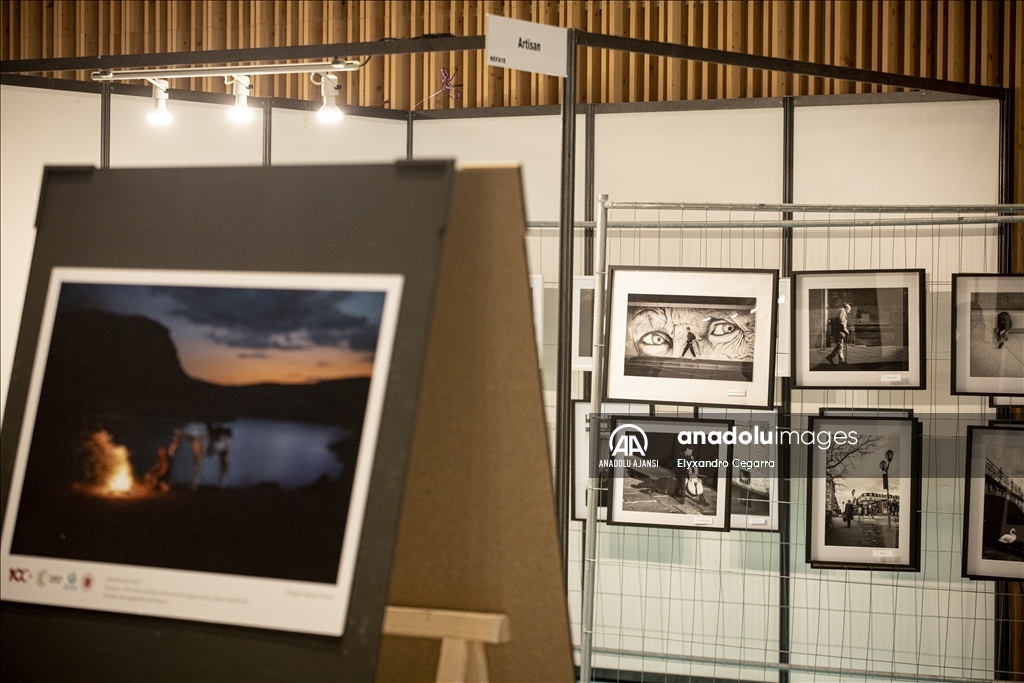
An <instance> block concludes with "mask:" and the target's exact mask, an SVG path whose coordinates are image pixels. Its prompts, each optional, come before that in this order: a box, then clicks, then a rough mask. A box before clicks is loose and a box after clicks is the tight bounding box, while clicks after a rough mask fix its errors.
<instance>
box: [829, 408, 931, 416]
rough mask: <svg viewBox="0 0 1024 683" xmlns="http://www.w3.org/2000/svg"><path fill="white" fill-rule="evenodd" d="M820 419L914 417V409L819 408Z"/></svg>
mask: <svg viewBox="0 0 1024 683" xmlns="http://www.w3.org/2000/svg"><path fill="white" fill-rule="evenodd" d="M818 416H819V417H914V409H913V408H840V407H824V406H823V407H821V408H818Z"/></svg>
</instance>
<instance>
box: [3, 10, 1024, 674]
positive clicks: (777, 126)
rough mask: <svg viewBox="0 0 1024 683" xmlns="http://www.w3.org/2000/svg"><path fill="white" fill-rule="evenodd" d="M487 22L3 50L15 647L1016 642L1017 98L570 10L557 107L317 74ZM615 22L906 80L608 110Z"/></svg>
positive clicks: (685, 51) (186, 662) (95, 652)
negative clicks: (589, 19) (872, 90)
mask: <svg viewBox="0 0 1024 683" xmlns="http://www.w3.org/2000/svg"><path fill="white" fill-rule="evenodd" d="M483 48H484V42H483V38H482V37H473V38H427V39H422V40H399V41H386V42H382V43H372V44H370V43H367V44H358V45H333V46H332V45H326V46H307V47H301V48H272V49H266V50H243V51H219V52H203V53H179V54H175V55H173V56H172V55H134V56H122V57H101V58H74V59H61V60H39V61H36V62H27V61H26V62H5V63H4V64H3V72H4V73H3V77H2V80H0V88H2V90H3V97H2V98H0V106H2V114H3V126H2V129H0V132H2V145H0V146H2V148H3V150H4V153H3V155H2V172H3V191H4V197H5V199H4V202H3V207H2V212H3V214H2V219H3V226H4V229H3V240H4V244H3V249H2V251H3V254H4V256H3V258H4V268H3V272H4V287H3V290H4V291H3V310H4V316H3V318H4V320H3V325H4V327H3V375H4V382H5V384H4V387H3V388H4V406H5V408H4V428H3V456H2V457H3V460H2V463H3V477H4V481H3V501H2V503H3V507H4V510H5V512H4V527H3V541H2V547H0V554H2V561H3V566H4V573H5V575H7V574H8V572H10V573H11V576H14V575H15V574H17V575H18V576H19V579H18V580H17V581H7V582H6V583H4V584H3V600H4V606H3V617H2V618H3V624H4V638H3V642H2V645H0V647H2V650H3V652H4V653H5V654H4V657H3V660H4V662H5V663H4V665H3V666H4V667H5V669H6V670H7V671H8V672H11V673H12V674H14V675H21V674H26V672H27V673H32V674H33V675H35V676H37V677H46V676H47V675H54V676H57V675H59V676H61V677H65V678H66V677H69V676H70V677H74V676H76V675H77V676H80V677H81V678H83V679H85V678H95V677H103V678H110V679H124V680H128V679H138V678H140V677H141V678H180V677H182V676H198V677H201V678H211V677H225V676H226V677H231V676H239V675H242V676H244V677H246V678H253V679H260V680H263V679H267V680H270V679H303V680H305V679H311V680H312V679H316V680H320V679H324V680H368V679H370V678H373V677H374V675H376V676H377V677H378V680H392V679H394V680H400V679H403V678H407V677H408V672H410V671H416V672H420V673H421V674H424V672H426V673H425V674H424V675H423V676H420V677H424V676H425V677H427V678H431V677H432V676H433V671H434V668H436V667H437V657H438V644H437V643H436V642H435V643H433V644H429V643H427V644H424V643H426V642H427V641H422V642H420V641H413V640H409V639H401V638H393V637H385V638H383V639H382V638H381V636H380V633H381V626H382V623H383V621H384V610H385V606H386V605H392V606H402V607H416V608H435V609H445V610H465V611H472V612H481V613H488V614H504V615H507V617H508V622H509V623H510V631H509V633H510V636H509V634H505V635H503V636H502V638H501V639H496V640H493V641H490V642H494V643H499V642H500V643H502V644H495V645H489V646H488V647H487V661H488V667H489V670H490V676H491V678H492V679H493V680H570V679H572V678H573V670H572V665H573V663H574V662H573V659H571V658H570V657H575V665H576V666H577V667H578V669H577V672H576V675H578V676H579V677H580V679H581V680H584V681H589V680H604V679H609V678H610V679H612V680H633V679H634V678H635V679H636V680H640V677H641V676H642V677H643V680H647V679H648V678H651V679H656V680H665V681H674V680H687V677H701V678H713V679H716V680H769V681H775V680H778V681H791V680H792V681H797V680H830V679H832V678H835V679H836V680H839V679H840V678H841V679H842V680H944V679H957V680H963V679H967V680H972V679H973V680H990V679H992V678H993V677H996V678H1001V677H1004V676H1006V675H1007V674H1008V672H1010V671H1011V670H1012V669H1011V667H1012V666H1013V665H1012V664H1011V659H1010V658H1011V656H1012V650H1013V648H1014V647H1017V648H1018V649H1019V644H1017V645H1016V646H1015V645H1014V642H1015V639H1017V638H1019V637H1020V636H1019V634H1020V633H1021V628H1022V626H1024V624H1021V622H1020V617H1019V615H1018V616H1014V614H1013V613H1012V612H1011V601H1012V600H1014V599H1016V600H1019V599H1020V598H1019V597H1016V598H1015V597H1014V595H1015V594H1014V593H1013V590H1014V586H1015V585H1019V582H1021V581H1024V546H1022V542H1024V519H1022V518H1021V517H1022V516H1024V500H1022V494H1021V487H1022V486H1024V471H1021V468H1022V467H1024V464H1022V462H1021V460H1022V459H1021V458H1020V453H1021V452H1022V447H1024V446H1022V437H1024V431H1020V425H1019V423H1014V422H1013V421H1012V420H1010V413H1009V407H1010V406H1011V405H1016V404H1018V403H1019V402H1020V401H1021V400H1022V397H1024V364H1022V353H1021V352H1022V346H1021V344H1022V339H1024V336H1022V335H1021V331H1022V330H1024V317H1022V316H1024V283H1022V279H1024V276H1022V275H1019V274H1018V275H1012V274H1011V273H1010V271H1011V263H1010V251H1011V245H1010V234H1011V233H1010V231H1011V229H1013V226H1014V225H1015V224H1019V223H1021V222H1024V205H1019V204H1018V205H1015V204H1012V203H1011V193H1012V139H1013V130H1012V120H1013V112H1012V107H1013V101H1012V99H1011V97H1010V95H1009V92H1008V91H1006V90H1003V89H1000V88H991V87H983V86H974V85H967V84H961V83H950V82H944V81H936V80H932V79H921V78H910V77H902V76H897V75H894V74H885V73H879V72H870V71H864V70H858V69H846V68H839V67H829V66H825V65H817V64H804V63H800V62H794V61H792V60H783V59H775V58H763V57H754V56H749V55H739V54H735V53H728V52H723V51H716V50H704V49H698V48H691V47H686V46H678V45H668V44H661V43H653V42H650V41H639V40H633V39H625V38H616V37H612V36H602V35H597V34H590V33H586V32H581V31H576V30H573V29H568V30H567V31H566V59H565V73H567V74H569V76H568V77H565V78H563V101H564V103H565V104H563V106H561V107H523V108H514V109H481V110H471V109H461V110H435V111H413V112H404V111H394V110H388V109H382V108H359V107H347V108H342V109H337V107H336V105H335V106H334V107H333V108H332V105H334V102H333V100H331V92H330V87H331V83H332V82H331V73H332V72H333V71H337V70H344V69H348V68H358V64H359V61H358V60H349V59H347V58H348V57H351V56H354V55H359V56H361V57H366V56H373V55H380V54H402V53H409V52H419V51H447V50H455V49H458V50H478V49H483ZM586 48H594V49H606V50H627V51H631V52H633V53H637V54H647V55H654V56H660V57H669V58H679V59H692V60H700V61H708V62H714V63H719V64H727V65H735V66H744V67H750V68H762V69H767V70H776V71H783V72H787V73H798V74H804V75H807V76H811V77H823V78H839V79H846V80H855V81H860V82H870V83H881V84H883V85H886V86H891V87H892V88H893V89H895V88H903V89H907V90H908V91H907V92H889V93H880V94H873V95H836V96H810V97H796V98H793V97H785V98H762V99H756V100H726V101H704V102H678V103H650V104H616V105H610V104H609V105H578V104H576V103H575V100H576V97H575V80H576V72H577V69H576V68H575V55H576V54H577V52H578V50H580V49H586ZM170 59H173V60H174V61H173V62H169V61H168V60H170ZM286 59H291V60H297V59H318V60H327V61H326V62H324V63H323V64H322V65H321V66H320V67H319V68H320V69H321V71H319V72H318V73H320V78H321V80H320V83H321V85H322V86H323V88H324V89H323V101H322V102H317V103H309V102H297V101H290V100H278V99H272V98H262V99H261V98H246V97H245V92H244V83H245V81H244V77H245V76H246V75H247V74H249V73H250V72H251V73H253V74H255V73H257V71H254V70H252V68H249V67H230V69H232V70H235V71H237V74H235V73H232V74H228V75H229V76H230V77H232V78H234V82H235V83H236V84H241V85H239V88H238V93H236V94H233V95H213V94H203V93H193V92H186V91H177V90H174V89H173V78H175V77H177V76H176V75H175V74H174V73H173V72H171V69H172V68H173V69H178V70H182V69H187V68H189V67H190V66H191V65H200V64H210V63H229V62H230V63H236V62H268V61H270V60H286ZM286 66H287V65H286ZM306 66H309V65H306ZM140 68H154V69H155V68H164V69H166V72H165V73H163V75H162V76H160V75H154V76H152V81H151V82H150V83H149V84H148V85H133V84H125V83H119V82H114V80H113V79H116V78H117V70H118V69H140ZM224 68H228V67H224ZM253 68H256V67H253ZM75 69H87V70H90V71H92V70H95V71H96V73H97V74H99V76H98V77H99V78H100V80H99V81H97V82H94V83H88V82H77V81H60V80H54V79H41V78H37V77H34V76H31V75H23V74H31V73H39V72H55V71H69V70H75ZM247 69H248V70H247ZM108 72H109V73H108ZM147 78H149V77H148V76H147ZM168 82H170V85H168ZM247 100H248V101H247ZM239 102H241V106H242V107H245V109H244V110H241V114H244V115H245V116H241V115H239V112H240V110H239V109H234V108H233V107H232V106H231V105H234V107H238V106H239ZM324 110H326V114H324ZM335 110H337V114H338V115H340V114H341V113H342V110H343V111H344V119H343V120H341V121H340V122H339V121H334V122H333V125H332V121H330V120H329V119H332V118H334V119H337V118H338V116H337V115H335ZM229 111H233V112H234V115H235V116H234V118H235V119H243V120H242V121H240V122H239V121H235V120H232V119H230V118H229V117H228V114H229ZM318 112H319V114H320V115H318ZM147 116H148V118H149V119H151V120H152V119H156V121H155V123H156V124H160V123H161V119H162V120H163V123H164V124H165V125H162V126H161V125H152V124H153V122H152V121H147ZM167 117H172V119H173V121H172V122H170V125H166V124H167V123H168V122H167V120H166V119H167ZM324 119H328V120H326V121H325V120H324ZM578 131H580V132H581V133H582V134H579V135H578V134H577V132H578ZM436 158H449V159H451V158H454V159H455V160H456V161H457V162H458V163H460V164H461V165H462V166H463V167H462V168H461V169H460V170H456V168H455V167H454V166H453V165H452V164H451V163H450V162H438V161H430V159H436ZM396 159H402V160H403V161H400V162H398V163H392V162H395V160H396ZM479 162H503V165H502V164H499V165H497V166H495V165H493V164H492V166H491V167H490V168H476V167H475V166H474V165H473V164H476V163H479ZM507 162H513V163H515V164H518V168H513V167H511V166H509V165H508V163H507ZM337 164H348V165H345V166H338V165H337ZM44 166H45V167H48V168H47V169H46V170H45V171H44V170H43V168H44ZM85 167H87V168H85ZM97 167H98V169H99V170H96V169H97ZM182 167H185V168H182ZM251 167H261V168H251ZM40 187H42V188H43V190H42V192H40V190H39V188H40ZM598 193H601V194H598ZM605 193H606V194H605ZM33 226H35V228H36V229H35V230H33V229H32V228H33ZM1018 229H1019V228H1018ZM524 246H525V248H524ZM30 264H31V268H30ZM595 273H596V276H595ZM22 301H24V305H22ZM325 311H326V312H328V313H325ZM17 320H20V321H21V322H20V329H19V327H18V323H17V322H15V321H17ZM15 340H17V350H15ZM538 367H539V371H538ZM44 370H45V372H44ZM8 377H9V378H10V379H9V384H7V382H8ZM545 433H546V439H545ZM266 444H276V446H275V448H277V449H280V450H279V451H274V450H267V446H266ZM284 452H287V453H288V458H285V459H282V457H281V456H280V455H278V453H284ZM548 455H550V460H549V459H547V456H548ZM285 460H287V462H285ZM549 476H550V478H549ZM552 482H553V484H554V505H552V496H551V488H550V487H551V485H552ZM325 520H332V521H329V522H326V521H325ZM392 558H393V559H392ZM72 577H74V578H72ZM1015 582H1016V583H1015ZM566 596H567V597H568V610H566V607H565V602H564V599H565V597H566ZM69 608H70V609H69ZM43 641H45V642H48V643H53V642H58V643H60V645H59V646H58V647H59V649H60V651H61V655H62V659H58V658H50V659H47V658H45V657H43V658H40V656H39V651H38V648H37V647H36V646H35V645H33V643H37V642H43ZM506 641H507V642H506ZM573 648H575V650H573ZM442 651H443V650H442ZM126 652H131V653H132V654H131V656H124V655H123V653H126ZM172 652H173V653H177V654H174V655H172V654H171V653H172ZM182 652H188V653H190V654H189V655H188V656H187V657H182V656H181V655H180V653H182ZM119 655H121V656H119ZM69 661H72V662H74V663H75V666H76V667H77V670H78V671H79V672H80V673H78V674H74V673H72V674H70V675H69V674H68V670H67V669H66V668H65V667H66V666H67V664H66V662H69ZM140 667H141V668H140Z"/></svg>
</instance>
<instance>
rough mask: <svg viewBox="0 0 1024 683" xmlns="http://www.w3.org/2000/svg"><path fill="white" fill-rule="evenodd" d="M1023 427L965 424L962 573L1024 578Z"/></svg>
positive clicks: (967, 575) (964, 574)
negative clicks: (965, 469)
mask: <svg viewBox="0 0 1024 683" xmlns="http://www.w3.org/2000/svg"><path fill="white" fill-rule="evenodd" d="M1021 453H1024V429H1021V428H1020V427H1019V426H1009V425H1005V426H998V427H997V426H989V427H977V426H974V425H971V426H968V427H967V482H966V486H965V488H964V534H963V537H964V546H963V554H962V555H963V570H962V575H963V576H965V577H967V578H969V579H982V580H989V581H991V580H994V579H1005V580H1007V581H1024V458H1022V457H1021Z"/></svg>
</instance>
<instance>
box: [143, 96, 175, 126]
mask: <svg viewBox="0 0 1024 683" xmlns="http://www.w3.org/2000/svg"><path fill="white" fill-rule="evenodd" d="M173 118H174V117H173V116H171V112H169V111H167V100H164V99H159V100H156V102H155V103H154V105H153V111H151V112H149V113H148V114H146V120H147V121H149V122H150V123H151V124H153V125H154V126H166V125H167V124H168V123H170V122H171V120H172V119H173Z"/></svg>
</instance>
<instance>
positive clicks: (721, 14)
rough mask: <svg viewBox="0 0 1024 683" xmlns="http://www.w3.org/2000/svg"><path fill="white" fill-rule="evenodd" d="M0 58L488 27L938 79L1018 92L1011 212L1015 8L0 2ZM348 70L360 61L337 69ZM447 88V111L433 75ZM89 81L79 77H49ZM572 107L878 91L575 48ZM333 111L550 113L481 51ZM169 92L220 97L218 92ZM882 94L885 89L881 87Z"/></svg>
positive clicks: (415, 65)
mask: <svg viewBox="0 0 1024 683" xmlns="http://www.w3.org/2000/svg"><path fill="white" fill-rule="evenodd" d="M0 14H2V29H3V30H2V45H0V56H2V57H3V58H4V59H36V58H48V57H73V56H88V55H119V54H135V53H161V52H176V51H187V50H211V49H225V48H226V49H232V48H250V47H274V46H287V45H309V44H327V43H346V42H363V41H376V40H381V39H387V38H414V37H417V36H422V35H425V34H452V35H457V36H462V35H480V34H482V33H483V32H484V18H485V16H486V15H487V14H503V15H505V16H510V17H515V18H519V19H526V20H531V21H539V22H543V23H546V24H552V25H558V26H570V27H576V28H581V29H584V30H587V31H593V32H597V33H608V34H613V35H621V36H629V37H634V38H644V39H648V40H658V41H667V42H673V43H679V44H685V45H695V46H700V47H710V48H719V49H726V50H732V51H738V52H748V53H753V54H759V55H770V56H776V57H787V58H792V59H799V60H805V61H810V62H820V63H826V64H837V65H841V66H853V67H859V68H864V69H873V70H879V71H889V72H896V73H903V74H908V75H914V76H926V77H932V78H941V79H950V80H955V81H964V82H969V83H978V84H983V85H998V86H1003V87H1013V88H1015V90H1016V93H1015V94H1016V97H1015V103H1016V107H1015V110H1016V121H1015V124H1016V125H1015V131H1016V134H1015V138H1016V154H1015V157H1016V164H1015V165H1016V173H1015V186H1016V197H1017V201H1024V168H1022V165H1021V159H1022V157H1024V99H1022V96H1021V93H1022V91H1024V89H1022V87H1021V78H1022V71H1024V66H1022V61H1024V3H1022V2H1020V1H1019V0H1002V1H997V0H988V1H984V2H966V1H963V0H931V1H920V0H906V1H904V0H820V1H815V2H794V1H791V0H788V1H784V0H776V1H774V2H764V1H761V0H736V1H725V0H718V1H707V0H705V1H695V0H691V1H686V2H684V1H682V0H678V1H675V0H643V1H641V0H632V1H630V2H627V1H624V0H602V1H596V0H594V1H589V2H588V1H585V0H567V1H565V2H556V1H554V0H505V1H502V0H395V1H388V2H385V1H383V0H348V1H345V2H321V1H308V0H307V1H303V0H273V1H271V0H267V1H251V0H153V1H149V2H143V1H141V0H74V1H70V0H69V1H56V2H53V1H50V2H37V1H11V0H4V2H3V11H2V13H0ZM339 56H344V57H358V55H339ZM442 69H445V70H446V71H447V72H448V73H450V74H452V75H453V80H452V82H454V83H455V84H458V86H459V87H457V88H453V89H452V92H455V93H457V94H458V95H459V97H458V98H452V97H451V96H450V94H449V91H446V90H444V89H443V88H442V86H443V83H442V74H441V70H442ZM54 75H56V76H58V77H63V78H88V74H86V73H83V72H78V73H74V72H71V73H62V74H54ZM579 76H580V80H579V98H580V101H581V102H649V101H659V100H698V99H719V98H739V97H763V96H781V95H809V94H832V93H849V92H880V91H884V90H886V88H885V87H883V86H873V85H865V84H855V83H850V82H843V81H832V80H825V79H820V78H810V77H807V76H793V75H788V74H779V73H771V72H764V71H758V70H752V69H746V68H739V67H728V66H719V65H714V64H703V63H696V62H683V61H679V60H674V59H667V58H663V57H647V56H643V55H633V54H624V53H621V52H609V51H606V50H598V49H593V48H588V49H586V50H584V53H583V54H581V57H580V60H579ZM342 86H343V94H342V98H341V99H342V101H343V102H346V103H348V104H361V105H364V106H384V107H391V108H395V109H445V108H463V107H501V106H519V105H540V104H557V103H558V101H559V96H560V89H559V87H558V81H557V79H555V78H552V77H549V76H541V75H535V74H529V73H523V72H519V71H508V72H507V73H506V72H505V71H504V70H502V69H495V68H491V67H486V66H485V65H484V64H483V53H482V52H480V51H466V52H451V53H431V54H418V55H401V56H385V57H374V58H372V59H371V60H370V62H369V63H368V64H367V65H366V67H365V68H363V69H362V70H361V71H359V72H356V73H350V74H346V75H343V76H342ZM172 87H177V88H193V89H202V90H206V91H211V92H225V87H224V82H223V79H222V78H196V79H191V82H188V81H184V80H178V81H176V82H175V83H174V84H173V85H172ZM890 89H891V88H890ZM253 94H254V95H256V96H265V95H274V96H276V97H288V98H301V99H315V98H316V97H318V95H319V89H318V88H317V87H316V86H314V85H313V84H312V83H311V82H310V80H309V78H308V76H306V75H285V76H262V77H259V78H257V79H255V91H254V92H253Z"/></svg>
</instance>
